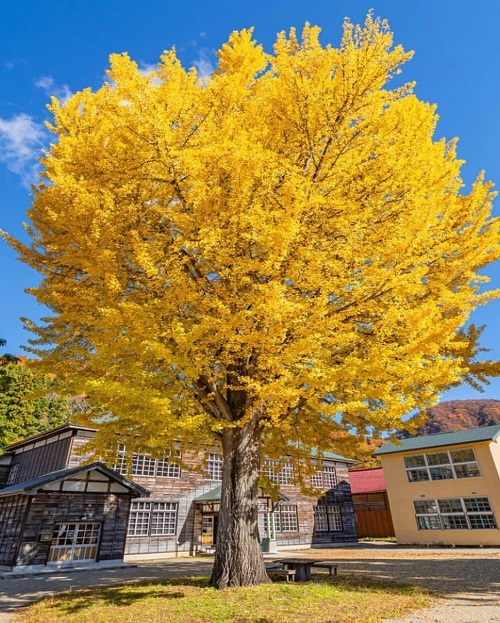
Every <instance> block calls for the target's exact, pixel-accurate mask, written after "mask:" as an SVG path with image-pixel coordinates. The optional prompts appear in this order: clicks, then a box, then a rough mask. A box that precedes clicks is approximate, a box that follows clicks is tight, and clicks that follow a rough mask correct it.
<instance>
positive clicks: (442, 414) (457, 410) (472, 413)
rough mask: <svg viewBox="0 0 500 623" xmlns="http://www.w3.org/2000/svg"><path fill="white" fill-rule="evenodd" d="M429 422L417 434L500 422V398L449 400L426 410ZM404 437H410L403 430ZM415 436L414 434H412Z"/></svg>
mask: <svg viewBox="0 0 500 623" xmlns="http://www.w3.org/2000/svg"><path fill="white" fill-rule="evenodd" d="M426 414H427V416H428V420H427V422H425V424H423V425H422V426H420V427H419V428H418V429H417V431H416V432H415V433H414V434H415V435H432V434H434V433H446V432H451V431H455V430H466V429H469V428H478V427H479V426H491V425H493V424H500V400H491V399H484V400H447V401H445V402H441V403H439V404H438V405H436V406H435V407H432V408H431V409H428V410H427V411H426ZM400 436H401V437H402V438H405V437H408V436H409V435H408V433H407V432H406V431H403V432H402V433H401V435H400ZM412 436H413V435H412Z"/></svg>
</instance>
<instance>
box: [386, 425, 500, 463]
mask: <svg viewBox="0 0 500 623" xmlns="http://www.w3.org/2000/svg"><path fill="white" fill-rule="evenodd" d="M497 438H500V424H494V425H493V426H481V427H480V428H471V429H469V430H457V431H454V432H452V433H437V434H436V435H422V436H421V437H409V438H408V439H400V440H399V441H398V442H394V443H392V442H391V443H388V444H386V445H385V446H382V447H381V448H379V449H378V450H377V451H376V452H374V456H380V455H381V454H396V453H397V452H410V451H413V450H427V449H429V448H440V447H442V446H456V445H463V444H469V443H478V442H480V441H495V440H496V439H497Z"/></svg>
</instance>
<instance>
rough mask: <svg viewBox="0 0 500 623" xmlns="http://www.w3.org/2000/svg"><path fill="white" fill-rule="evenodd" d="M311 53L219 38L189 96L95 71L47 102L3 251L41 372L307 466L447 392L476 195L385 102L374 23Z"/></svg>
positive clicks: (429, 117) (407, 104)
mask: <svg viewBox="0 0 500 623" xmlns="http://www.w3.org/2000/svg"><path fill="white" fill-rule="evenodd" d="M319 34H320V31H319V29H318V28H317V27H311V26H309V25H306V26H305V27H304V29H303V31H302V35H301V37H299V36H298V35H297V33H296V32H295V30H292V31H291V32H290V33H289V35H286V34H285V33H281V34H279V35H278V37H277V40H276V44H275V47H274V52H273V53H266V52H265V51H264V50H263V48H262V47H261V46H260V45H258V44H257V43H256V42H255V41H254V40H253V38H252V37H253V33H252V31H251V30H243V31H241V32H235V33H233V34H232V35H231V36H230V38H229V40H228V42H227V43H226V44H224V45H223V46H222V48H221V50H220V51H219V53H218V59H219V66H218V68H217V70H216V71H215V73H214V74H213V76H211V77H210V78H203V79H202V78H200V77H199V76H198V75H197V73H196V71H195V70H194V69H191V70H189V71H186V70H185V69H184V68H183V67H182V65H181V63H180V62H179V60H178V59H177V57H176V55H175V52H174V51H169V52H165V53H164V54H163V55H162V57H161V61H160V64H159V65H158V69H157V70H156V71H155V72H152V73H150V74H148V75H143V74H142V73H141V72H140V71H139V69H138V67H137V65H136V63H134V62H133V61H132V60H131V59H130V58H129V57H128V56H127V55H112V56H111V68H110V70H109V72H108V74H109V78H110V82H109V83H106V84H104V86H103V87H102V88H101V89H100V90H98V91H97V92H92V91H91V90H88V89H87V90H85V91H82V92H81V93H78V94H76V95H75V96H74V97H73V98H72V99H71V100H70V101H69V102H68V103H66V104H65V105H64V106H61V105H60V104H59V102H58V101H57V100H53V102H52V104H51V106H50V109H51V111H52V113H53V115H54V122H53V125H52V129H53V131H54V133H55V138H56V142H55V144H54V145H53V146H52V147H51V150H50V153H49V154H48V155H47V157H46V158H45V159H44V166H45V177H46V179H47V181H46V182H45V183H42V184H41V185H40V187H39V188H38V189H37V191H36V194H35V199H34V202H33V207H32V209H31V210H30V213H29V216H30V219H31V222H32V224H33V232H32V235H33V246H32V247H31V248H26V247H24V246H23V245H22V244H20V243H18V242H16V241H14V240H11V242H12V244H13V245H14V246H15V247H16V248H17V249H18V251H19V252H20V254H21V256H22V259H23V260H24V261H25V262H27V263H29V264H31V265H32V266H34V267H35V268H37V269H38V270H40V272H42V274H43V276H44V280H43V282H42V284H41V285H40V286H39V287H38V288H35V289H34V292H35V293H36V296H37V297H38V299H39V301H40V302H41V303H44V304H46V305H48V306H49V307H50V308H51V309H52V310H53V316H52V318H51V319H50V320H49V321H48V324H47V325H46V326H45V327H42V328H39V329H38V333H39V336H40V338H41V343H42V344H44V343H45V344H50V345H52V347H53V349H52V350H51V351H50V352H49V353H48V354H46V355H45V359H46V364H45V365H47V366H48V367H49V369H50V370H53V371H56V370H57V371H59V373H60V374H65V375H66V376H67V377H69V378H76V380H77V381H78V382H79V383H80V382H84V381H85V379H87V389H88V390H89V391H91V392H94V393H95V395H97V396H98V397H100V399H101V400H102V401H103V402H104V403H105V404H108V405H110V407H111V408H112V409H114V412H116V413H117V414H118V413H123V414H125V413H127V412H129V413H130V412H133V413H139V412H141V413H143V412H144V410H146V411H148V410H149V413H150V414H151V418H150V423H152V424H151V425H154V426H156V427H157V429H162V430H167V429H168V430H172V431H173V430H176V431H178V430H179V429H182V427H183V426H185V428H186V430H188V431H189V434H190V435H192V434H193V429H194V428H197V429H200V430H202V429H203V427H205V432H206V431H207V430H217V431H218V430H220V429H221V427H223V426H225V425H228V426H233V425H235V423H237V422H243V421H247V420H248V418H251V417H257V418H260V419H261V421H262V422H264V423H266V424H267V430H268V431H273V430H276V431H278V432H279V431H281V432H280V434H281V436H284V437H292V438H296V439H300V438H301V436H304V435H305V436H307V438H308V439H309V440H310V441H311V443H312V444H316V445H318V446H321V440H322V439H323V440H324V439H325V435H326V434H327V429H328V426H330V427H333V428H335V427H339V426H343V427H345V428H347V429H349V428H351V427H355V428H356V429H357V430H359V431H363V430H365V429H366V428H367V427H369V426H374V427H375V428H378V429H384V428H391V427H392V426H394V425H396V423H397V421H398V418H400V416H401V415H402V414H404V413H406V412H408V411H410V410H411V409H413V408H414V407H418V406H425V405H426V404H428V403H429V402H430V401H432V399H433V397H434V396H435V394H436V392H439V391H441V390H442V389H444V388H446V387H447V386H449V385H450V384H452V383H454V382H457V381H458V380H459V379H460V378H462V377H463V376H465V375H466V374H467V371H468V370H469V368H470V364H471V362H470V361H469V355H470V353H471V352H473V350H474V349H472V350H471V343H470V339H469V340H468V338H466V337H465V336H464V335H463V334H460V335H461V337H460V338H458V337H457V335H458V331H459V329H460V327H462V326H463V325H464V323H465V322H466V321H467V319H468V317H469V314H470V312H471V311H472V310H473V309H474V307H475V306H476V305H477V304H479V303H482V302H484V301H485V300H487V299H488V298H492V297H496V296H498V293H493V294H489V295H488V294H484V293H479V292H478V284H480V283H482V282H483V281H484V278H483V277H480V276H479V274H478V271H479V270H480V269H481V268H483V267H484V266H485V265H487V264H489V263H490V262H493V261H495V260H497V259H498V257H499V228H498V221H497V220H495V219H491V218H490V211H491V200H492V197H493V194H492V192H491V187H490V184H488V183H486V182H484V180H483V179H482V177H479V178H478V179H477V181H476V183H475V184H474V186H473V188H472V190H471V192H470V193H469V194H468V195H465V194H461V193H462V180H461V178H460V165H461V162H460V161H459V160H457V159H456V154H455V144H454V142H445V141H444V140H440V141H436V140H434V138H433V132H434V128H435V125H436V121H437V117H436V113H435V109H434V107H433V106H431V105H429V104H426V103H423V102H421V101H419V100H418V98H417V97H416V96H415V95H414V94H413V93H412V85H411V84H407V85H403V86H399V87H396V88H391V85H390V80H391V78H392V77H393V76H394V75H395V74H397V73H399V72H400V68H401V65H402V64H403V63H405V62H406V61H407V60H408V59H410V58H411V55H412V54H411V53H408V52H405V51H404V50H403V49H402V48H401V46H396V47H393V37H392V33H391V32H390V31H389V29H388V27H387V24H386V23H385V22H381V21H379V20H374V19H373V18H372V17H371V16H368V18H367V20H366V23H365V25H364V27H360V26H354V25H352V24H350V23H349V22H346V24H345V26H344V35H343V38H342V42H341V44H340V46H339V47H337V48H336V47H332V46H326V47H323V46H322V45H321V43H320V42H319ZM474 339H475V338H474ZM474 352H475V351H474ZM71 361H74V362H76V363H74V364H71V365H68V362H71ZM131 387H133V388H134V389H133V391H132V390H130V388H131ZM139 407H140V408H139ZM141 417H142V419H141V418H139V416H137V418H136V420H135V421H136V422H138V423H140V425H141V426H144V425H145V424H144V421H143V419H144V416H141ZM138 425H139V424H138ZM172 434H175V435H178V434H179V433H178V432H175V433H174V432H173V433H172ZM269 434H271V433H269ZM311 438H312V439H311Z"/></svg>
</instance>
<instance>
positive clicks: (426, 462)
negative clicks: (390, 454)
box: [403, 448, 482, 483]
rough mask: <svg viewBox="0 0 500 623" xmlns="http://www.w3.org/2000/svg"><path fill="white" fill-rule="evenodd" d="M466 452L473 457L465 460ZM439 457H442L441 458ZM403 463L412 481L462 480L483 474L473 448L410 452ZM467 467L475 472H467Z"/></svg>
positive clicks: (479, 476) (407, 475)
mask: <svg viewBox="0 0 500 623" xmlns="http://www.w3.org/2000/svg"><path fill="white" fill-rule="evenodd" d="M466 452H469V453H471V455H472V457H473V458H472V459H470V458H469V459H468V460H464V456H463V455H464V453H466ZM454 455H455V456H456V455H462V457H461V458H462V460H457V459H456V458H455V457H454ZM438 457H442V458H441V459H439V458H438ZM457 458H458V457H457ZM412 463H413V464H412ZM403 464H404V468H405V471H406V477H407V479H408V482H410V483H415V482H436V481H442V480H462V479H464V478H481V476H482V474H481V469H480V467H479V461H478V460H477V456H476V453H475V452H474V449H473V448H460V449H455V450H439V451H437V452H422V453H420V454H408V455H406V456H404V457H403ZM467 469H471V470H473V471H474V473H470V474H469V473H465V472H466V471H467ZM463 470H465V472H464V471H463Z"/></svg>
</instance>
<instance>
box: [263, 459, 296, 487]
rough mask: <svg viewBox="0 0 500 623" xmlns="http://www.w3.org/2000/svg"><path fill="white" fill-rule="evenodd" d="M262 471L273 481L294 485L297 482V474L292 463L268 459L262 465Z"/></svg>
mask: <svg viewBox="0 0 500 623" xmlns="http://www.w3.org/2000/svg"><path fill="white" fill-rule="evenodd" d="M262 473H263V474H264V475H265V476H267V477H268V478H269V480H271V481H272V482H277V483H278V484H280V485H293V484H294V483H295V474H294V470H293V465H292V464H291V463H288V462H286V463H283V462H281V461H272V460H271V459H266V460H265V461H264V465H263V467H262Z"/></svg>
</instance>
